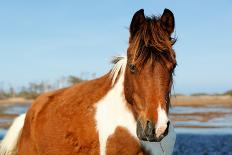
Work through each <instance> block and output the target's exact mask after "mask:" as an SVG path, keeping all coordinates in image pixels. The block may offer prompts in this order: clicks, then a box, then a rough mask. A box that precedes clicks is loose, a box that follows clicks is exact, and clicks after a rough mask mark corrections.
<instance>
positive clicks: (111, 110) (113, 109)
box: [95, 73, 136, 154]
mask: <svg viewBox="0 0 232 155" xmlns="http://www.w3.org/2000/svg"><path fill="white" fill-rule="evenodd" d="M123 84H124V73H123V74H121V75H119V77H118V80H117V81H116V83H115V84H114V86H113V87H112V88H111V89H110V90H109V91H108V92H107V94H106V95H105V96H104V97H103V98H102V99H101V100H100V101H99V102H97V103H96V115H95V119H96V124H97V130H98V132H99V141H100V151H101V154H104V152H105V148H106V142H107V139H108V137H109V136H110V135H112V134H113V133H114V131H115V129H116V128H117V127H123V128H126V129H127V130H128V131H129V133H130V134H131V135H132V136H134V137H136V122H135V119H134V116H133V114H132V112H131V110H130V109H129V108H128V107H127V105H126V104H127V103H126V100H125V95H124V85H123Z"/></svg>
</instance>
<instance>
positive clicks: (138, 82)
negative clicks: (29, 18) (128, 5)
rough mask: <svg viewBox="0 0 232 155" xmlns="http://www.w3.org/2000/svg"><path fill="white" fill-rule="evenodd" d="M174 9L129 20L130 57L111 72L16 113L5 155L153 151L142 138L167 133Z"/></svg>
mask: <svg viewBox="0 0 232 155" xmlns="http://www.w3.org/2000/svg"><path fill="white" fill-rule="evenodd" d="M173 31H174V16H173V13H172V12H171V11H170V10H168V9H165V10H164V12H163V14H162V16H161V17H155V16H154V17H145V15H144V11H143V9H141V10H139V11H137V12H136V13H135V14H134V16H133V19H132V22H131V24H130V38H129V47H128V50H127V56H125V57H116V58H115V59H114V60H113V62H114V67H113V68H112V70H111V71H110V72H109V73H107V74H106V75H104V76H102V77H100V78H98V79H95V80H91V81H86V82H83V83H80V84H77V85H74V86H71V87H69V88H64V89H61V90H57V91H54V92H50V93H45V94H43V95H41V96H40V97H38V98H37V99H36V100H35V102H34V103H33V104H32V106H31V107H30V109H29V110H28V112H27V113H26V116H25V115H22V116H20V117H19V118H17V120H16V121H15V123H14V124H13V126H12V127H11V128H10V130H9V132H8V133H7V136H6V137H5V139H4V140H3V142H2V145H1V151H0V153H1V154H7V155H12V154H19V155H74V154H80V155H87V154H92V155H97V154H101V155H104V154H109V155H116V154H128V155H136V154H153V153H154V152H152V151H151V150H149V149H147V148H146V146H144V145H142V144H141V143H140V141H147V142H145V143H144V144H147V143H149V144H153V142H159V141H161V140H162V139H163V138H164V137H165V136H166V135H167V134H168V128H169V127H168V126H169V118H168V111H169V104H170V103H169V102H170V99H169V95H170V92H171V87H172V76H173V71H174V68H175V66H176V58H175V52H174V50H173V49H172V45H173V39H172V38H171V34H172V32H173Z"/></svg>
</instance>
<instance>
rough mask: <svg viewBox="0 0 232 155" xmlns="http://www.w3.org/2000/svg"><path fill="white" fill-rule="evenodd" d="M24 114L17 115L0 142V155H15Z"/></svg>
mask: <svg viewBox="0 0 232 155" xmlns="http://www.w3.org/2000/svg"><path fill="white" fill-rule="evenodd" d="M25 115H26V114H22V115H20V116H18V117H17V118H16V119H15V120H14V122H13V124H12V125H11V127H10V128H9V130H8V132H7V133H6V136H5V137H4V139H3V140H2V142H1V144H0V155H16V150H17V149H16V148H17V142H18V138H19V136H20V134H21V130H22V128H23V125H24V120H25Z"/></svg>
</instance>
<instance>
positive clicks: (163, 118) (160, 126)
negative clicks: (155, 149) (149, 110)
mask: <svg viewBox="0 0 232 155" xmlns="http://www.w3.org/2000/svg"><path fill="white" fill-rule="evenodd" d="M157 112H158V121H157V123H156V130H155V133H156V137H157V138H158V137H160V135H162V134H163V133H164V132H165V130H166V128H167V123H168V116H167V113H166V111H165V110H164V109H162V108H161V106H159V107H158V109H157Z"/></svg>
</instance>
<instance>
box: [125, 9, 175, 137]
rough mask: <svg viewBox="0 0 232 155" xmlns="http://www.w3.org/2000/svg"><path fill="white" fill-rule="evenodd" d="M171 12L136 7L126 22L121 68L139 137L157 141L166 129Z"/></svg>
mask: <svg viewBox="0 0 232 155" xmlns="http://www.w3.org/2000/svg"><path fill="white" fill-rule="evenodd" d="M173 31H174V16H173V14H172V12H171V11H170V10H168V9H165V10H164V12H163V15H162V16H161V17H159V18H158V17H151V18H149V17H145V15H144V11H143V9H141V10H139V11H137V12H136V13H135V14H134V16H133V19H132V22H131V25H130V39H129V47H128V51H127V59H128V60H127V66H126V71H125V81H124V88H125V97H126V100H127V102H128V103H129V104H130V107H131V109H132V111H133V113H134V116H135V118H136V120H137V136H138V138H139V139H141V140H148V141H160V140H161V139H162V138H163V137H164V136H165V134H166V133H167V132H168V131H167V130H168V124H169V119H168V111H169V102H170V99H169V95H170V92H171V87H172V76H173V71H174V68H175V66H176V59H175V52H174V50H173V49H172V45H173V42H174V39H172V38H171V34H172V32H173Z"/></svg>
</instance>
